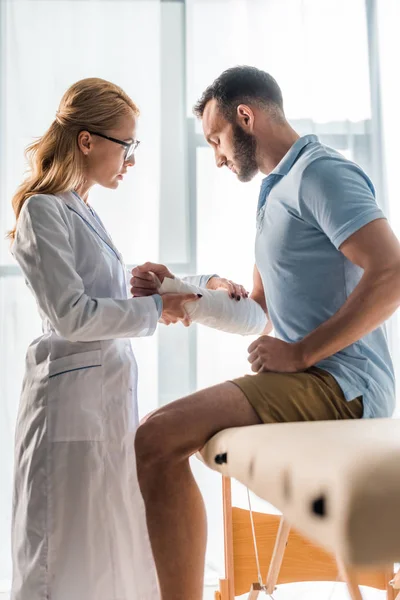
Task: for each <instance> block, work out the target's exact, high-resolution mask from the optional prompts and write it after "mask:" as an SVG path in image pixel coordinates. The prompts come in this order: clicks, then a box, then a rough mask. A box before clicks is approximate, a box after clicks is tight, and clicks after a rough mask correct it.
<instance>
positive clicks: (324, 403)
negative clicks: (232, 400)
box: [232, 367, 363, 423]
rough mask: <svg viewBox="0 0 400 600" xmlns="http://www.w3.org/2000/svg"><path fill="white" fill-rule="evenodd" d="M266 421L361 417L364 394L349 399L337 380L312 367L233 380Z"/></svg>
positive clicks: (264, 421) (284, 421)
mask: <svg viewBox="0 0 400 600" xmlns="http://www.w3.org/2000/svg"><path fill="white" fill-rule="evenodd" d="M232 383H234V384H235V385H237V386H238V387H239V388H240V389H241V390H242V392H243V393H244V395H245V396H246V398H247V399H248V401H249V402H250V404H251V405H252V407H253V408H254V410H255V411H256V413H257V414H258V416H259V417H260V419H261V421H262V422H263V423H287V422H292V421H330V420H338V419H360V418H361V417H362V415H363V403H362V396H360V397H359V398H355V399H354V400H350V401H347V400H346V399H345V397H344V395H343V392H342V390H341V388H340V387H339V385H338V383H337V382H336V379H335V378H334V377H333V376H332V375H331V374H330V373H327V372H326V371H323V370H322V369H318V368H317V367H311V368H310V369H307V370H306V371H304V372H302V373H258V374H257V375H245V376H244V377H239V378H238V379H233V380H232Z"/></svg>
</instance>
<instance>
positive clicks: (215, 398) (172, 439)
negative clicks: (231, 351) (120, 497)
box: [135, 383, 260, 600]
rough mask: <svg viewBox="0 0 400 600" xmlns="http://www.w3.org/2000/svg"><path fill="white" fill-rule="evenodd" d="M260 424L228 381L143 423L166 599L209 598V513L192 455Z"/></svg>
mask: <svg viewBox="0 0 400 600" xmlns="http://www.w3.org/2000/svg"><path fill="white" fill-rule="evenodd" d="M259 423H260V419H259V417H258V415H257V414H256V412H255V411H254V409H253V408H252V406H251V405H250V403H249V402H248V400H247V399H246V397H245V395H244V394H243V392H242V391H241V390H240V389H239V388H238V387H237V386H236V385H234V384H233V383H223V384H221V385H217V386H214V387H212V388H208V389H205V390H202V391H200V392H196V393H195V394H192V395H191V396H188V397H187V398H183V399H181V400H177V401H176V402H172V403H171V404H168V405H167V406H165V407H163V408H160V409H159V410H157V411H155V412H153V413H152V414H151V415H149V416H148V417H147V418H146V419H145V421H144V422H143V423H142V424H141V425H140V427H139V430H138V432H137V435H136V441H135V447H136V455H137V469H138V477H139V483H140V488H141V490H142V494H143V498H144V501H145V505H146V517H147V525H148V530H149V535H150V541H151V545H152V549H153V554H154V558H155V562H156V567H157V573H158V578H159V582H160V588H161V597H162V600H201V599H202V597H203V577H204V558H205V550H206V515H205V510H204V503H203V499H202V497H201V494H200V490H199V488H198V487H197V484H196V482H195V480H194V477H193V475H192V472H191V469H190V466H189V457H190V456H191V455H192V454H194V453H195V452H197V451H198V450H200V448H202V447H203V446H204V444H205V443H206V442H207V441H208V440H209V439H210V438H211V437H212V436H213V435H214V434H216V433H218V431H221V430H222V429H226V428H228V427H240V426H246V425H257V424H259Z"/></svg>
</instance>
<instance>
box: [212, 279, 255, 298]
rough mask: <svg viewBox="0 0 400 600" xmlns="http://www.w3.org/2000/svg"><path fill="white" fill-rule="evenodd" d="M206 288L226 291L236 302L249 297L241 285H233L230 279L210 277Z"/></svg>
mask: <svg viewBox="0 0 400 600" xmlns="http://www.w3.org/2000/svg"><path fill="white" fill-rule="evenodd" d="M206 288H207V289H208V290H221V289H223V290H227V291H228V293H229V295H230V297H231V298H233V299H235V300H237V301H239V300H240V298H248V297H249V292H247V291H246V290H245V288H244V287H243V286H242V285H239V284H238V283H234V282H233V281H231V280H230V279H224V278H223V277H211V279H209V280H208V282H207V285H206Z"/></svg>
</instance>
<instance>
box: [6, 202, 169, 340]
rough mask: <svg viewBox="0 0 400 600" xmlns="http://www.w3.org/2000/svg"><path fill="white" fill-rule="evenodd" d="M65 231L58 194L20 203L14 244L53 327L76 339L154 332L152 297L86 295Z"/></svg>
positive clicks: (154, 318) (65, 226) (144, 334)
mask: <svg viewBox="0 0 400 600" xmlns="http://www.w3.org/2000/svg"><path fill="white" fill-rule="evenodd" d="M69 234H70V231H69V229H68V226H67V223H66V221H65V220H64V218H63V215H62V211H61V209H60V207H59V204H58V201H57V198H56V197H54V196H46V195H38V196H32V197H31V198H29V200H27V202H26V203H25V205H24V206H23V208H22V211H21V214H20V217H19V220H18V226H17V232H16V237H15V240H14V243H13V246H12V251H13V254H14V256H15V258H16V260H17V262H18V263H19V265H20V267H21V269H22V271H23V273H24V276H25V278H26V280H27V282H28V283H29V286H30V288H31V289H32V291H33V294H34V296H35V298H36V301H37V303H38V306H39V308H40V309H41V311H42V313H43V314H44V315H45V316H46V317H47V318H48V320H49V321H50V323H51V324H52V326H53V327H54V329H55V331H56V332H57V333H58V334H59V335H60V336H62V337H64V338H66V339H68V340H70V341H79V342H87V341H95V340H107V339H113V338H123V337H126V338H128V337H139V336H148V335H152V333H153V332H154V330H155V328H156V327H157V322H158V314H157V308H156V304H155V302H154V299H153V298H152V297H147V298H129V299H128V298H126V299H115V298H93V297H91V296H89V295H88V294H87V293H86V291H85V286H84V282H83V280H82V278H81V276H80V275H79V274H78V272H77V271H76V268H75V253H74V249H73V247H72V245H71V242H70V235H69Z"/></svg>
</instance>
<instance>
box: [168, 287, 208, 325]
mask: <svg viewBox="0 0 400 600" xmlns="http://www.w3.org/2000/svg"><path fill="white" fill-rule="evenodd" d="M200 298H202V296H201V294H163V296H162V301H163V310H162V314H161V317H160V320H159V322H160V323H163V324H164V325H171V323H178V321H181V322H182V323H183V324H184V326H185V327H189V325H190V324H191V320H190V317H189V315H188V313H187V312H186V310H185V304H186V303H187V302H197V301H198V300H200Z"/></svg>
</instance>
